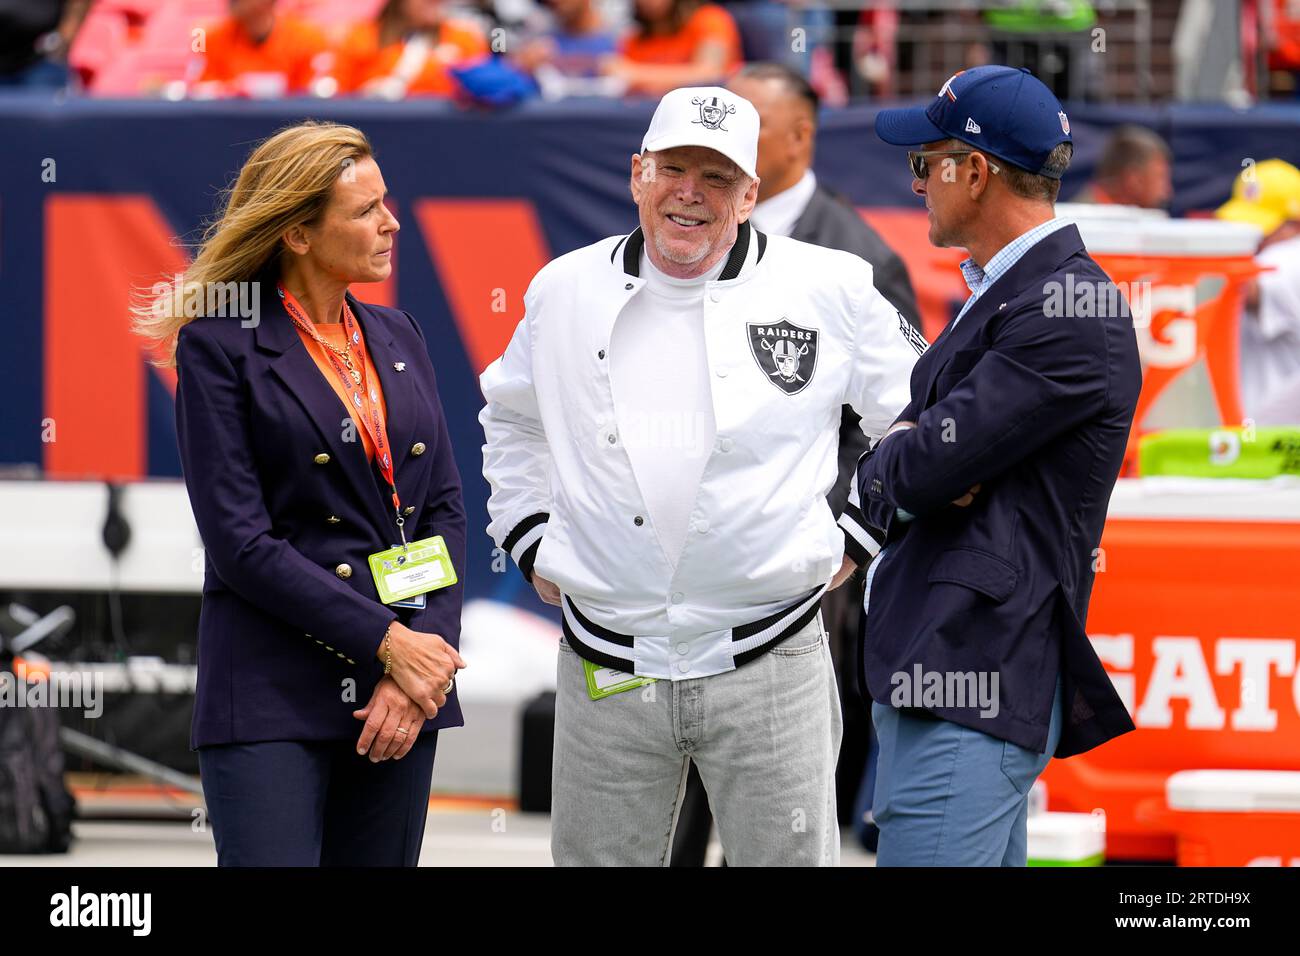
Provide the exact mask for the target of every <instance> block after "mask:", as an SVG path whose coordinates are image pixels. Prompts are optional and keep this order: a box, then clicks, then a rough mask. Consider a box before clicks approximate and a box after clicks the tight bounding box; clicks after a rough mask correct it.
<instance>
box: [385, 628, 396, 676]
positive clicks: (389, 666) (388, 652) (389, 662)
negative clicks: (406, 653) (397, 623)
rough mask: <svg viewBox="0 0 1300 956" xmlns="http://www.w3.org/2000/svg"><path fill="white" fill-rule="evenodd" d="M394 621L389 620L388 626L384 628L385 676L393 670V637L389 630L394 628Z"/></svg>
mask: <svg viewBox="0 0 1300 956" xmlns="http://www.w3.org/2000/svg"><path fill="white" fill-rule="evenodd" d="M393 623H394V622H393V621H389V622H388V627H386V628H385V629H384V676H385V677H387V676H388V675H389V674H390V673H391V672H392V670H393V639H392V638H391V637H390V636H389V631H391V630H392V629H393Z"/></svg>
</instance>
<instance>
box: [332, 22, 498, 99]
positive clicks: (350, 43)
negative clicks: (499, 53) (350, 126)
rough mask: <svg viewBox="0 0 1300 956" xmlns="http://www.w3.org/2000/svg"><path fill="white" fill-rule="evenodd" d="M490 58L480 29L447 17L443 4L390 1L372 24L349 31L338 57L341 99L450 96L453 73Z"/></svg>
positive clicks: (336, 70) (336, 68) (336, 76)
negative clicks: (348, 95) (356, 95)
mask: <svg viewBox="0 0 1300 956" xmlns="http://www.w3.org/2000/svg"><path fill="white" fill-rule="evenodd" d="M488 53H489V50H488V42H487V38H486V37H484V35H483V32H482V31H481V30H480V29H479V28H478V26H477V25H475V24H474V23H472V22H470V21H468V20H462V19H457V18H454V17H450V16H447V13H446V10H445V7H444V4H443V2H442V0H388V2H387V3H385V4H384V6H383V8H382V9H381V10H380V11H379V15H378V16H377V17H375V19H373V20H369V21H365V22H362V23H359V24H357V25H356V26H355V27H353V28H352V29H351V30H349V31H348V33H347V35H346V36H345V37H344V39H343V42H342V44H341V45H340V47H339V49H338V52H337V64H336V66H335V72H334V76H335V78H336V79H337V81H338V89H339V92H340V93H359V94H361V95H363V96H375V97H379V98H382V99H394V100H396V99H401V98H402V97H404V96H451V95H453V94H454V93H455V92H456V90H457V86H456V81H455V79H454V78H453V76H452V75H451V72H450V70H451V68H452V67H456V66H463V65H466V64H468V63H471V62H474V61H476V60H480V59H482V58H483V57H486V56H487V55H488Z"/></svg>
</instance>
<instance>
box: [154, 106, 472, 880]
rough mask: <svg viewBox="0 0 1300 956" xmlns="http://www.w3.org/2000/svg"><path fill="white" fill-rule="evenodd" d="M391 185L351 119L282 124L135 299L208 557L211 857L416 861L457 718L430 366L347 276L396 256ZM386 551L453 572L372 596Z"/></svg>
mask: <svg viewBox="0 0 1300 956" xmlns="http://www.w3.org/2000/svg"><path fill="white" fill-rule="evenodd" d="M385 194H386V190H385V187H384V180H383V176H382V174H381V173H380V170H379V166H378V165H377V164H376V163H375V160H374V156H373V153H372V150H371V147H370V143H369V141H368V140H367V139H366V137H365V135H364V134H363V133H361V131H360V130H357V129H354V128H353V127H350V126H341V125H338V124H334V123H315V122H308V123H303V124H301V125H299V126H293V127H289V128H287V129H284V130H281V131H280V132H278V133H276V134H275V135H274V136H272V137H270V138H269V139H267V140H265V141H264V142H263V143H261V144H260V145H258V146H257V147H256V148H255V149H254V150H253V152H252V154H251V155H250V156H249V158H248V161H247V162H246V163H245V164H244V167H243V169H241V170H240V173H239V177H238V179H237V181H236V182H235V185H234V187H233V188H232V189H231V190H230V192H229V194H228V197H227V199H226V203H225V207H224V209H223V210H222V211H221V214H220V218H219V219H218V220H217V222H216V223H215V224H214V225H213V226H212V227H211V228H210V230H209V231H208V233H207V235H206V236H205V238H204V242H203V244H202V246H201V247H200V248H199V250H198V252H197V254H196V256H195V258H194V260H193V262H192V263H191V264H190V266H189V268H188V269H187V270H186V271H185V273H184V275H183V276H182V277H181V278H182V281H180V282H178V283H177V285H176V286H174V287H169V288H166V289H165V290H160V289H158V288H157V287H155V290H154V294H155V296H156V297H151V301H149V302H148V303H147V304H146V305H143V306H141V307H140V308H138V309H136V310H135V315H136V330H137V331H138V332H140V333H141V334H143V335H145V336H147V337H149V338H151V339H153V340H154V341H155V342H157V343H159V344H160V346H161V349H162V354H161V358H160V361H161V362H163V363H166V364H171V365H174V366H175V367H176V369H177V385H176V431H177V438H178V444H179V447H180V457H181V464H182V468H183V471H184V474H185V486H186V490H187V491H188V493H189V498H190V503H191V505H192V507H193V511H194V519H195V522H196V524H197V525H198V529H199V534H200V536H201V538H202V542H203V556H204V576H203V604H202V610H201V612H200V617H199V641H198V648H199V663H198V683H197V687H196V691H195V701H194V721H193V729H192V734H191V746H193V747H194V748H196V749H197V750H198V753H199V766H200V770H201V776H202V782H203V793H204V798H205V800H206V802H207V808H208V814H209V815H210V817H211V820H212V826H213V833H214V836H215V840H216V846H217V861H218V864H219V865H222V866H318V865H324V866H358V865H383V866H414V865H415V864H416V862H417V861H418V859H419V854H420V844H421V840H422V837H423V832H424V824H425V815H426V811H427V809H428V797H429V786H430V778H431V775H432V772H433V760H434V752H435V749H436V745H437V737H438V729H439V728H443V727H458V726H461V725H462V724H463V723H464V721H463V719H462V717H461V711H460V703H459V700H458V697H457V693H456V688H455V675H456V670H457V669H458V668H460V667H463V666H465V663H464V661H463V660H462V659H461V657H460V655H459V654H458V653H457V651H456V647H457V645H458V644H459V641H460V614H461V602H462V599H463V578H464V570H465V510H464V505H463V503H462V499H461V482H460V475H459V473H458V472H457V470H456V463H455V460H454V459H453V457H452V452H451V440H450V437H449V434H448V430H447V423H446V420H445V417H444V415H443V410H442V404H441V402H440V401H439V399H438V388H437V382H436V380H435V376H434V370H433V366H432V364H431V363H430V361H429V353H428V349H427V346H426V345H425V341H424V335H423V333H422V332H421V330H420V327H419V325H418V324H417V323H416V321H415V319H414V318H412V317H411V315H410V314H409V313H406V312H402V311H399V310H397V309H390V308H384V307H381V306H376V305H368V304H365V303H361V302H359V301H357V299H356V298H355V297H354V296H353V295H352V293H351V292H350V291H349V286H351V285H353V284H356V283H367V282H381V281H383V280H384V279H386V278H388V276H389V275H390V273H391V271H392V249H393V243H394V239H395V237H396V233H397V230H398V228H399V227H398V223H397V220H396V219H394V218H393V216H392V214H391V213H389V211H388V209H387V207H386V206H385V205H384V197H385ZM195 296H197V297H198V300H199V301H198V302H195V301H194V297H195ZM236 296H237V297H238V299H239V303H238V306H235V305H234V303H233V302H232V299H233V298H234V297H236ZM250 300H251V303H252V304H254V305H255V306H256V309H255V310H254V309H253V308H252V306H250V305H249V301H250ZM196 315H197V317H195V316H196ZM250 320H251V321H250ZM353 416H355V418H354V417H353ZM358 439H359V440H358ZM437 536H441V538H442V542H443V546H442V551H441V553H442V554H445V555H446V557H447V558H448V559H449V561H450V569H448V568H447V566H446V564H445V563H444V562H442V561H441V560H439V561H438V564H439V567H438V568H437V569H433V568H431V567H430V566H429V563H428V561H427V559H428V558H430V557H434V553H433V550H432V549H436V548H438V545H437V542H436V537H437ZM399 539H400V541H401V543H402V545H407V544H408V542H409V545H410V546H409V550H400V549H399V548H398V546H397V545H395V542H397V541H398V540H399ZM390 549H391V550H390ZM399 554H400V555H409V557H404V558H403V560H402V562H400V563H403V564H405V563H406V561H407V560H409V561H410V562H411V563H410V564H409V565H408V566H407V571H408V572H409V571H410V570H418V569H421V568H423V569H424V570H425V572H426V573H427V572H429V571H433V570H439V571H441V572H443V573H442V575H441V577H440V580H442V581H444V582H446V581H451V582H453V583H451V584H450V586H442V587H439V586H437V585H436V584H435V585H434V586H433V588H428V587H426V588H425V589H424V590H423V591H419V592H418V593H415V592H411V591H410V590H409V589H408V590H406V591H400V592H399V593H398V594H396V595H394V594H387V595H386V596H385V598H384V599H383V600H381V597H380V595H381V593H383V592H381V590H380V588H381V585H382V586H384V587H388V586H389V585H391V584H393V583H394V581H393V575H392V574H386V573H385V571H384V570H383V567H384V565H383V562H384V561H386V560H391V561H393V562H394V563H397V556H398V555H399ZM372 567H373V568H374V571H373V573H372ZM450 572H454V573H455V575H456V577H452V576H451V573H450ZM399 598H400V600H399ZM363 704H364V705H363ZM361 721H364V724H360V723H359V722H361Z"/></svg>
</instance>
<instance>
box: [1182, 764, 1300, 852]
mask: <svg viewBox="0 0 1300 956" xmlns="http://www.w3.org/2000/svg"><path fill="white" fill-rule="evenodd" d="M1165 801H1166V803H1167V804H1168V808H1169V813H1168V817H1167V819H1168V820H1169V821H1170V823H1171V825H1172V826H1173V827H1174V829H1175V830H1176V831H1177V837H1178V865H1179V866H1300V772H1298V771H1288V770H1181V771H1179V772H1178V773H1175V774H1173V775H1171V776H1170V777H1169V780H1168V782H1167V783H1166V785H1165Z"/></svg>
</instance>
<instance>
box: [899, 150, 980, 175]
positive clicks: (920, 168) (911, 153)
mask: <svg viewBox="0 0 1300 956" xmlns="http://www.w3.org/2000/svg"><path fill="white" fill-rule="evenodd" d="M974 152H976V150H973V149H919V150H908V151H907V165H908V167H909V168H910V169H911V170H912V176H913V177H915V178H916V179H919V180H921V182H925V180H926V178H927V177H928V176H929V175H930V167H929V164H928V163H926V157H927V156H969V155H970V154H971V153H974ZM989 169H991V170H992V171H993V172H995V173H997V172H1001V170H999V169H998V167H997V164H996V163H989Z"/></svg>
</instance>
